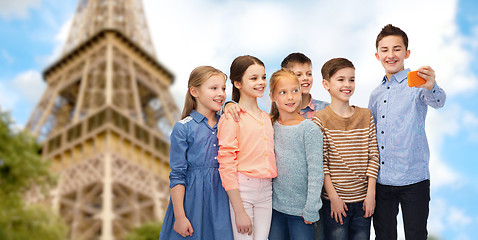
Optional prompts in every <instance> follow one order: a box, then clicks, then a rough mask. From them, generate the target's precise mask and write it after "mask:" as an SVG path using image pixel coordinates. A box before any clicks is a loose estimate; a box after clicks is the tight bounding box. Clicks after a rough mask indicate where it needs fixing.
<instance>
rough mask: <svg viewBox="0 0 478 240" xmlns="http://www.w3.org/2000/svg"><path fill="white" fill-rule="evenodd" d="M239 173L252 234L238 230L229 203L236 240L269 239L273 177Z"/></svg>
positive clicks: (243, 202)
mask: <svg viewBox="0 0 478 240" xmlns="http://www.w3.org/2000/svg"><path fill="white" fill-rule="evenodd" d="M237 175H238V182H239V192H240V194H241V199H242V204H243V205H244V209H245V210H246V213H247V215H248V216H249V218H250V219H251V222H252V235H248V234H244V233H238V232H237V226H236V215H235V213H234V209H233V208H232V205H231V204H230V203H229V206H230V211H231V223H232V231H233V234H234V240H267V237H268V236H269V230H270V227H271V219H272V179H270V178H252V177H248V176H246V175H244V174H242V173H238V174H237Z"/></svg>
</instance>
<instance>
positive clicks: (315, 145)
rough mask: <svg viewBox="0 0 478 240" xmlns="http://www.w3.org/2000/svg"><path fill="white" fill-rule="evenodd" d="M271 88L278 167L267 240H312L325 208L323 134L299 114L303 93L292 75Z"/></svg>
mask: <svg viewBox="0 0 478 240" xmlns="http://www.w3.org/2000/svg"><path fill="white" fill-rule="evenodd" d="M269 84H270V98H271V100H272V107H271V114H270V115H271V119H272V122H273V127H274V152H275V155H276V164H277V177H276V178H275V179H274V180H273V183H272V189H273V193H272V208H273V213H272V223H271V229H270V233H269V239H274V240H282V239H284V240H285V239H304V240H305V239H313V238H314V228H313V226H312V223H313V222H316V221H318V220H319V218H320V217H319V210H320V208H321V207H322V202H321V199H320V194H321V190H322V185H323V180H324V172H323V163H322V162H323V160H322V150H323V139H322V132H321V131H320V128H319V127H318V126H317V125H316V124H314V123H313V122H312V121H310V120H307V119H304V118H303V117H301V116H300V115H299V113H298V107H299V106H300V100H301V91H300V84H299V80H298V79H297V77H296V75H295V74H294V73H293V72H292V71H289V70H286V69H281V70H279V71H276V72H275V73H274V74H272V77H271V79H270V83H269Z"/></svg>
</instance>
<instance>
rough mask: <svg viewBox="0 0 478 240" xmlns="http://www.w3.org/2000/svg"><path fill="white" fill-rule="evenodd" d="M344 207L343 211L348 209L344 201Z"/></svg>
mask: <svg viewBox="0 0 478 240" xmlns="http://www.w3.org/2000/svg"><path fill="white" fill-rule="evenodd" d="M344 209H345V211H348V210H349V209H348V208H347V204H346V203H344Z"/></svg>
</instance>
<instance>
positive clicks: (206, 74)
mask: <svg viewBox="0 0 478 240" xmlns="http://www.w3.org/2000/svg"><path fill="white" fill-rule="evenodd" d="M214 75H220V76H223V77H224V81H225V80H226V79H227V76H226V74H224V73H223V72H222V71H221V70H219V69H216V68H214V67H211V66H199V67H197V68H195V69H194V70H193V71H192V72H191V74H190V75H189V81H188V91H187V93H186V99H185V100H184V108H183V113H182V115H181V119H183V118H185V117H187V116H189V114H191V112H192V111H193V109H196V107H197V103H196V98H194V97H193V96H192V95H191V87H199V86H201V84H203V83H204V82H206V81H207V80H208V79H209V78H210V77H212V76H214Z"/></svg>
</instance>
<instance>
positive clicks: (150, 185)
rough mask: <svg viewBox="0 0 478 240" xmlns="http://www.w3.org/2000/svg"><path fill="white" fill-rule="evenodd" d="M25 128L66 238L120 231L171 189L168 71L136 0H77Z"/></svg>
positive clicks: (160, 211) (158, 208) (161, 206)
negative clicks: (51, 176) (38, 146)
mask: <svg viewBox="0 0 478 240" xmlns="http://www.w3.org/2000/svg"><path fill="white" fill-rule="evenodd" d="M43 75H44V79H45V81H46V83H47V85H48V86H47V89H46V90H45V92H44V93H43V96H42V98H41V100H40V101H39V103H38V105H37V107H36V108H35V110H34V111H33V113H32V115H31V116H30V119H29V122H28V124H27V128H28V129H29V130H30V131H31V132H32V133H34V134H35V135H37V136H38V137H39V139H40V140H41V141H42V142H43V148H42V156H43V158H44V159H47V160H48V161H51V163H52V164H51V167H52V171H54V172H55V173H58V174H59V176H60V177H59V181H58V184H57V186H56V187H55V189H54V190H53V191H52V194H51V199H50V200H51V204H52V207H53V208H54V209H55V210H56V211H57V212H58V213H59V214H60V215H61V216H62V217H63V219H64V220H65V221H66V223H67V224H68V225H69V227H70V231H69V236H68V237H69V238H70V239H103V240H109V239H122V237H123V236H124V235H125V234H126V233H127V232H128V231H129V230H130V229H131V228H133V227H135V226H138V225H140V224H141V223H144V222H147V221H152V220H159V219H161V218H162V217H163V216H164V212H165V210H166V208H167V204H168V199H169V187H168V184H169V180H168V175H169V135H170V133H171V129H172V126H173V125H174V123H175V122H176V121H177V120H178V118H179V111H178V109H177V106H176V105H175V103H174V100H173V97H172V96H171V94H170V92H169V87H170V85H171V84H172V83H173V75H172V73H171V72H170V71H169V70H167V69H166V68H165V67H164V66H163V65H161V64H160V63H159V62H158V61H157V60H156V57H155V52H154V48H153V45H152V42H151V39H150V36H149V31H148V26H147V24H146V20H145V15H144V11H143V8H142V3H141V1H140V0H80V1H79V4H78V8H77V10H76V14H75V17H74V20H73V22H72V26H71V30H70V33H69V37H68V40H67V42H66V44H65V46H64V51H63V53H62V56H61V57H60V59H59V60H58V61H56V62H54V63H53V64H52V65H51V66H49V67H48V68H46V69H45V70H44V73H43Z"/></svg>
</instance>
